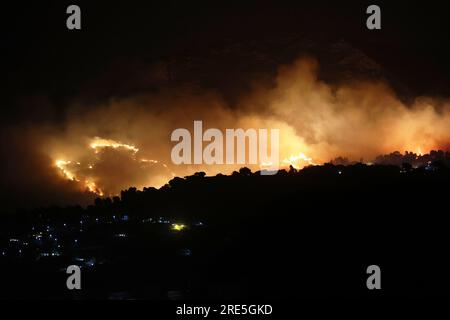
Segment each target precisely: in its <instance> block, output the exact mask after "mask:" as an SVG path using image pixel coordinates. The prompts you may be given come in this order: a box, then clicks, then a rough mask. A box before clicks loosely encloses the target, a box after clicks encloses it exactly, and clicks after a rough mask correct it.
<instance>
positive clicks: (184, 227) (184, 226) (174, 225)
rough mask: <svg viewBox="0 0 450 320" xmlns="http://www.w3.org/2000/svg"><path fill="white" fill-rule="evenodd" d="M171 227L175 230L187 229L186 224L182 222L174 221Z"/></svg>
mask: <svg viewBox="0 0 450 320" xmlns="http://www.w3.org/2000/svg"><path fill="white" fill-rule="evenodd" d="M170 229H172V230H173V231H183V230H184V229H186V225H185V224H180V223H174V224H172V225H171V227H170Z"/></svg>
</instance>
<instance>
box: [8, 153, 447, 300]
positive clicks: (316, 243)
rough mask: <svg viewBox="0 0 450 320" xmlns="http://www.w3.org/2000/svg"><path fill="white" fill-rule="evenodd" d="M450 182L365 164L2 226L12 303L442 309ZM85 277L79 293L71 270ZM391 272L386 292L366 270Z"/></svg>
mask: <svg viewBox="0 0 450 320" xmlns="http://www.w3.org/2000/svg"><path fill="white" fill-rule="evenodd" d="M449 186H450V170H449V168H448V167H447V166H445V165H443V164H441V163H438V162H436V163H433V164H431V163H430V164H428V165H426V166H422V167H420V168H416V169H414V168H413V167H411V166H408V165H405V166H404V167H402V168H400V167H397V166H387V165H383V166H382V165H373V166H367V165H364V164H355V165H350V166H334V165H331V164H328V165H324V166H314V167H308V168H305V169H303V170H301V171H298V172H297V171H296V170H293V169H292V168H291V171H289V172H286V171H280V172H279V173H278V174H277V175H274V176H262V175H260V174H259V173H252V172H250V170H248V169H246V168H243V169H241V170H240V171H239V172H235V173H234V174H232V175H230V176H224V175H218V176H215V177H206V176H205V175H204V174H203V173H197V174H195V175H193V176H189V177H185V178H175V179H173V180H171V181H170V183H169V184H168V185H166V186H165V187H163V188H161V189H159V190H158V189H154V188H148V189H144V190H143V191H138V190H136V189H134V188H131V189H129V190H127V191H123V192H122V194H121V197H115V198H113V199H109V198H107V199H97V200H96V202H95V204H94V205H92V206H89V207H88V208H86V209H83V208H81V207H68V208H56V207H54V208H45V209H40V210H36V211H34V212H31V213H26V214H25V213H23V214H21V215H20V216H19V215H15V216H13V217H9V218H6V217H5V218H4V223H2V226H1V234H0V237H1V238H0V241H1V242H0V266H1V269H2V270H1V271H2V273H1V274H2V291H1V294H0V295H1V296H3V297H16V298H23V297H27V298H101V299H106V298H110V299H116V298H119V299H121V298H125V299H128V298H138V299H182V298H192V299H224V298H228V299H236V298H260V299H292V298H296V297H329V296H335V295H337V296H345V297H370V296H376V297H377V296H408V297H422V296H430V295H431V296H433V295H442V294H444V293H445V290H446V288H447V286H448V284H449V280H448V277H447V273H448V270H449V263H448V262H447V257H446V256H447V251H448V250H447V249H448V243H450V242H449V239H448V238H449V233H448V224H447V220H448V219H447V216H448V214H449V206H448V195H449ZM71 264H76V265H79V266H81V267H82V290H80V291H76V290H75V291H69V290H68V289H67V288H66V278H67V275H66V273H65V269H66V268H67V266H69V265H71ZM370 265H378V266H379V267H380V268H381V286H382V289H381V290H379V291H373V290H368V289H367V287H366V279H367V277H368V274H367V273H366V269H367V267H368V266H370Z"/></svg>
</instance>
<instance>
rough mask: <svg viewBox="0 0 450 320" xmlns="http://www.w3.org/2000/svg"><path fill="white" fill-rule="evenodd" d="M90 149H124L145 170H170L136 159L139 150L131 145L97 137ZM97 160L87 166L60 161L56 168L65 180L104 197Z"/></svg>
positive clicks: (152, 162)
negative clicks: (146, 168)
mask: <svg viewBox="0 0 450 320" xmlns="http://www.w3.org/2000/svg"><path fill="white" fill-rule="evenodd" d="M89 148H90V149H93V150H94V152H95V154H98V153H100V151H101V150H102V149H105V148H112V149H119V148H120V149H124V150H126V151H129V152H131V153H132V158H133V159H134V161H137V162H138V163H142V164H143V165H144V167H143V168H145V167H146V165H155V164H161V165H162V166H163V167H164V168H166V169H168V167H167V165H166V164H164V163H160V161H158V160H153V159H145V158H142V159H136V157H135V156H136V154H137V153H138V151H139V149H138V148H137V147H136V146H134V145H131V144H125V143H121V142H118V141H115V140H111V139H103V138H99V137H95V138H93V139H92V140H91V141H90V143H89ZM97 160H98V158H97V159H91V161H90V162H88V163H87V164H82V163H80V162H78V161H73V160H63V159H58V160H56V161H55V166H56V167H57V168H58V169H59V171H60V172H61V174H62V176H63V177H64V178H65V179H67V180H71V181H76V182H79V183H80V185H81V187H82V188H83V189H84V190H87V191H89V192H92V193H95V194H97V195H98V196H104V195H105V192H104V191H103V190H102V189H103V188H102V187H101V186H99V185H98V182H99V181H98V177H97V178H96V172H95V161H97ZM171 174H172V177H173V176H175V174H174V173H173V172H171Z"/></svg>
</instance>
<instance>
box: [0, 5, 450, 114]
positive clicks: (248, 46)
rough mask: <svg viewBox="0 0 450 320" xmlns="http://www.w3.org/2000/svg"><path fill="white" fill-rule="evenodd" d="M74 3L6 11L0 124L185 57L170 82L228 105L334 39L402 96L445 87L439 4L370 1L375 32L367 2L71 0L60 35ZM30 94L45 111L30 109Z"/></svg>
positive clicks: (143, 80) (120, 87) (98, 92)
mask: <svg viewBox="0 0 450 320" xmlns="http://www.w3.org/2000/svg"><path fill="white" fill-rule="evenodd" d="M71 3H72V2H68V1H39V2H32V3H31V2H30V3H29V4H28V3H27V4H25V3H18V4H14V5H6V6H3V8H2V12H3V15H2V19H1V20H2V28H1V29H2V31H1V32H2V41H1V46H2V48H1V50H2V64H3V67H2V69H3V72H2V74H3V76H2V87H3V92H5V93H6V100H4V102H3V103H2V107H3V109H4V110H3V114H4V117H2V118H3V119H4V120H7V121H18V120H19V119H20V120H32V121H34V120H41V118H44V119H45V120H48V119H47V117H51V118H54V119H55V120H56V121H57V120H58V117H60V116H61V114H62V113H63V112H62V111H61V110H60V108H61V107H60V106H62V105H64V102H65V101H66V100H67V99H71V98H73V97H78V98H79V99H82V100H95V101H97V100H102V99H108V98H109V97H111V96H126V95H130V94H135V93H139V92H140V91H142V90H149V89H151V88H153V87H155V88H156V87H158V86H160V85H161V81H160V79H153V80H152V79H148V77H146V76H145V74H146V73H148V70H149V68H151V65H152V64H154V63H156V62H161V61H162V62H166V63H171V62H174V61H175V65H179V64H188V65H190V64H192V63H194V65H195V68H197V69H195V68H194V69H193V70H194V72H189V73H187V74H184V75H183V74H182V73H181V74H182V75H181V76H177V78H176V79H170V80H173V81H180V82H187V83H196V84H198V85H200V86H208V87H213V88H215V89H218V90H219V91H221V92H222V93H223V94H224V96H225V97H227V98H229V99H231V101H232V100H233V98H234V97H235V96H236V95H239V93H240V90H245V88H246V85H247V84H248V81H249V80H250V79H251V78H254V77H255V76H258V75H259V74H261V73H267V74H271V73H273V72H274V71H275V70H276V68H277V67H278V65H279V64H282V63H289V62H291V61H292V60H293V59H295V58H296V57H297V56H298V55H299V54H302V53H311V54H312V55H314V56H318V57H319V60H320V59H322V60H323V61H325V65H326V63H327V61H328V63H329V65H330V69H332V65H333V59H328V58H327V55H328V56H329V53H328V51H327V50H328V49H327V46H328V45H329V44H331V43H336V42H338V41H345V42H346V43H348V44H349V45H350V46H351V47H352V48H356V49H358V50H361V51H362V52H364V54H366V55H367V56H369V57H370V58H371V59H373V60H374V61H376V62H377V63H379V64H380V65H382V66H383V68H384V69H385V70H387V73H388V75H389V79H390V80H392V79H393V82H394V85H395V82H398V83H401V86H404V87H405V88H407V90H406V91H407V92H408V93H411V94H413V95H422V94H430V95H448V93H449V90H448V88H449V84H450V80H449V79H450V77H449V74H450V69H449V65H450V64H449V63H448V56H449V52H450V50H449V41H448V34H449V24H448V13H449V11H448V10H447V9H446V8H447V7H445V2H434V1H427V2H426V3H424V2H420V3H413V2H411V1H395V5H394V4H393V1H389V2H386V3H384V2H380V1H376V2H374V3H377V4H379V5H380V6H381V8H382V30H381V31H373V32H371V31H368V30H367V29H366V28H365V19H366V14H365V8H366V7H367V5H368V4H370V3H372V2H367V1H359V2H349V1H346V2H341V1H340V2H336V1H334V2H320V1H313V2H310V3H306V4H305V3H304V2H303V1H296V2H291V3H289V2H284V3H280V2H279V1H277V2H276V3H277V4H275V2H268V1H248V2H245V4H242V3H240V4H238V3H237V2H236V3H234V2H230V1H226V2H220V3H219V2H216V1H214V2H198V1H187V2H186V1H183V2H182V1H161V2H156V1H145V2H133V1H126V2H121V3H114V4H113V3H111V2H106V1H105V2H100V1H95V4H94V3H93V1H76V2H74V3H77V4H79V5H80V6H81V8H82V28H83V29H82V30H81V31H68V30H67V29H66V27H65V19H66V14H65V8H66V7H67V5H68V4H71ZM344 3H345V4H344ZM311 42H312V43H313V45H312V46H311V45H310V43H311ZM236 48H238V49H236ZM230 52H231V53H230ZM255 56H263V58H262V59H261V60H259V61H255V59H254V57H255ZM327 59H328V60H327ZM192 61H194V62H192ZM323 61H321V63H322V62H323ZM323 69H324V68H323ZM323 76H324V77H327V74H326V68H325V74H324V75H323ZM424 79H426V80H424ZM30 99H31V100H32V101H33V102H35V101H36V100H37V101H45V104H46V105H47V107H45V108H43V109H44V110H36V107H35V104H34V103H28V102H29V101H30ZM56 105H57V106H58V107H56ZM33 117H35V119H34V118H33Z"/></svg>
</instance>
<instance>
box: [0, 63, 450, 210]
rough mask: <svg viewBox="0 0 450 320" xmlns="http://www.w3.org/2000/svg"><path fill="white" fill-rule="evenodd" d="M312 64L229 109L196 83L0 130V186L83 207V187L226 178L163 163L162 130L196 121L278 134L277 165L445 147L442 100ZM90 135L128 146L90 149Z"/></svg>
mask: <svg viewBox="0 0 450 320" xmlns="http://www.w3.org/2000/svg"><path fill="white" fill-rule="evenodd" d="M318 68H319V65H318V63H317V61H315V60H314V59H311V58H301V59H298V60H297V61H296V62H294V63H293V64H291V65H289V66H283V67H281V68H280V69H279V72H278V74H277V76H276V78H275V79H273V82H272V84H271V85H267V84H266V85H264V86H263V85H256V84H255V86H254V89H253V90H252V91H251V92H248V93H247V94H246V95H244V96H242V97H241V99H240V100H239V101H238V102H237V103H236V104H235V105H233V106H230V105H229V104H228V103H227V102H225V100H224V99H222V97H221V95H220V93H219V92H215V91H213V90H203V89H201V88H198V87H197V88H192V87H191V88H186V87H177V88H174V87H171V88H166V89H161V90H160V91H158V92H157V93H155V92H152V93H148V94H140V95H139V96H133V97H127V98H123V99H112V100H110V101H109V102H107V103H102V104H95V105H84V104H76V103H74V104H73V105H71V106H70V108H69V112H68V113H67V114H66V118H65V120H64V121H63V123H62V124H61V123H60V124H59V125H58V126H45V127H44V126H31V127H30V128H28V129H26V130H23V129H17V128H14V129H9V130H8V132H7V133H8V134H7V135H6V134H2V137H6V136H11V137H14V139H13V141H12V140H11V139H5V141H3V143H2V148H6V149H8V150H4V151H3V152H2V154H4V155H7V156H6V158H7V159H3V161H4V162H5V165H3V166H2V167H3V170H4V171H5V172H4V173H3V175H4V177H6V179H2V180H3V183H4V186H2V187H3V188H10V189H11V190H14V193H15V192H16V191H17V193H18V194H22V195H23V197H24V199H25V198H26V197H30V198H26V199H27V200H26V201H29V200H28V199H32V198H33V201H29V202H30V203H31V202H33V204H34V203H42V204H47V203H49V202H51V203H53V202H55V203H56V202H60V203H61V202H62V203H77V202H79V203H86V201H88V200H90V199H91V198H92V197H93V196H94V195H93V193H92V192H89V190H91V191H95V190H97V191H98V190H101V192H102V193H103V194H104V195H112V194H117V193H119V192H120V190H122V189H126V188H128V187H130V186H136V187H138V188H143V187H145V186H161V185H163V184H164V183H166V182H167V181H168V180H170V179H171V178H172V177H173V176H174V175H177V176H184V175H188V174H192V173H194V172H196V171H205V172H206V173H207V174H210V175H212V174H217V173H219V172H223V173H230V172H232V171H233V170H236V169H238V168H239V167H241V165H232V166H229V165H214V166H206V165H181V166H175V165H173V164H172V162H171V159H170V153H171V149H172V147H173V146H174V144H175V143H174V142H171V141H170V134H171V132H172V131H173V130H175V129H177V128H187V129H188V130H190V131H192V130H193V121H194V120H202V121H203V126H204V130H205V129H207V128H218V129H221V130H223V132H224V130H225V129H226V128H243V129H248V128H266V129H280V160H283V159H286V158H289V157H290V156H293V155H298V154H301V153H303V154H304V155H306V157H310V158H312V161H306V160H303V162H302V160H299V162H298V163H296V165H298V166H303V165H306V164H309V163H317V164H319V163H323V162H326V161H329V160H331V159H333V158H335V157H338V156H345V157H349V158H350V159H353V160H359V159H361V158H363V159H364V160H365V161H370V160H371V159H373V158H374V157H375V156H377V155H379V154H382V153H389V152H392V151H395V150H399V151H401V152H404V151H406V150H409V151H414V152H428V151H430V150H432V149H439V148H445V146H448V143H449V141H450V131H448V128H449V127H450V104H449V103H448V101H442V100H438V99H434V98H430V97H420V98H417V99H416V100H415V101H414V102H413V103H411V104H409V105H407V104H405V103H403V102H401V100H400V99H399V98H398V97H396V94H395V92H393V90H392V89H390V87H389V85H388V84H386V83H382V82H373V81H367V82H363V81H360V82H348V83H341V84H327V83H325V82H323V81H321V80H319V79H318V77H317V73H318ZM255 83H258V81H255ZM5 132H6V131H5ZM95 137H99V138H103V139H110V140H111V141H115V142H118V143H119V142H120V143H121V144H124V145H127V146H132V147H133V148H135V149H136V150H134V149H133V150H132V149H129V148H128V149H127V148H126V147H116V148H114V147H101V148H97V149H95V148H92V146H91V143H92V141H93V139H94V138H95ZM205 145H206V144H205ZM9 148H10V149H9ZM137 149H138V150H137ZM58 160H59V161H66V162H67V161H71V162H70V164H66V165H65V167H64V168H65V169H66V170H69V171H70V172H71V173H73V174H75V175H76V179H74V181H69V180H68V177H67V174H65V173H64V172H63V170H61V168H60V167H58V166H57V165H56V161H58ZM283 164H286V165H288V164H287V162H283V163H282V164H281V165H283ZM19 167H20V169H17V168H19ZM250 167H251V168H252V169H253V170H257V169H259V166H250ZM87 182H88V183H90V184H91V188H88V185H87ZM92 183H93V184H95V188H93V187H92V185H93V184H92ZM31 195H33V197H32V198H31ZM56 200H58V201H56Z"/></svg>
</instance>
